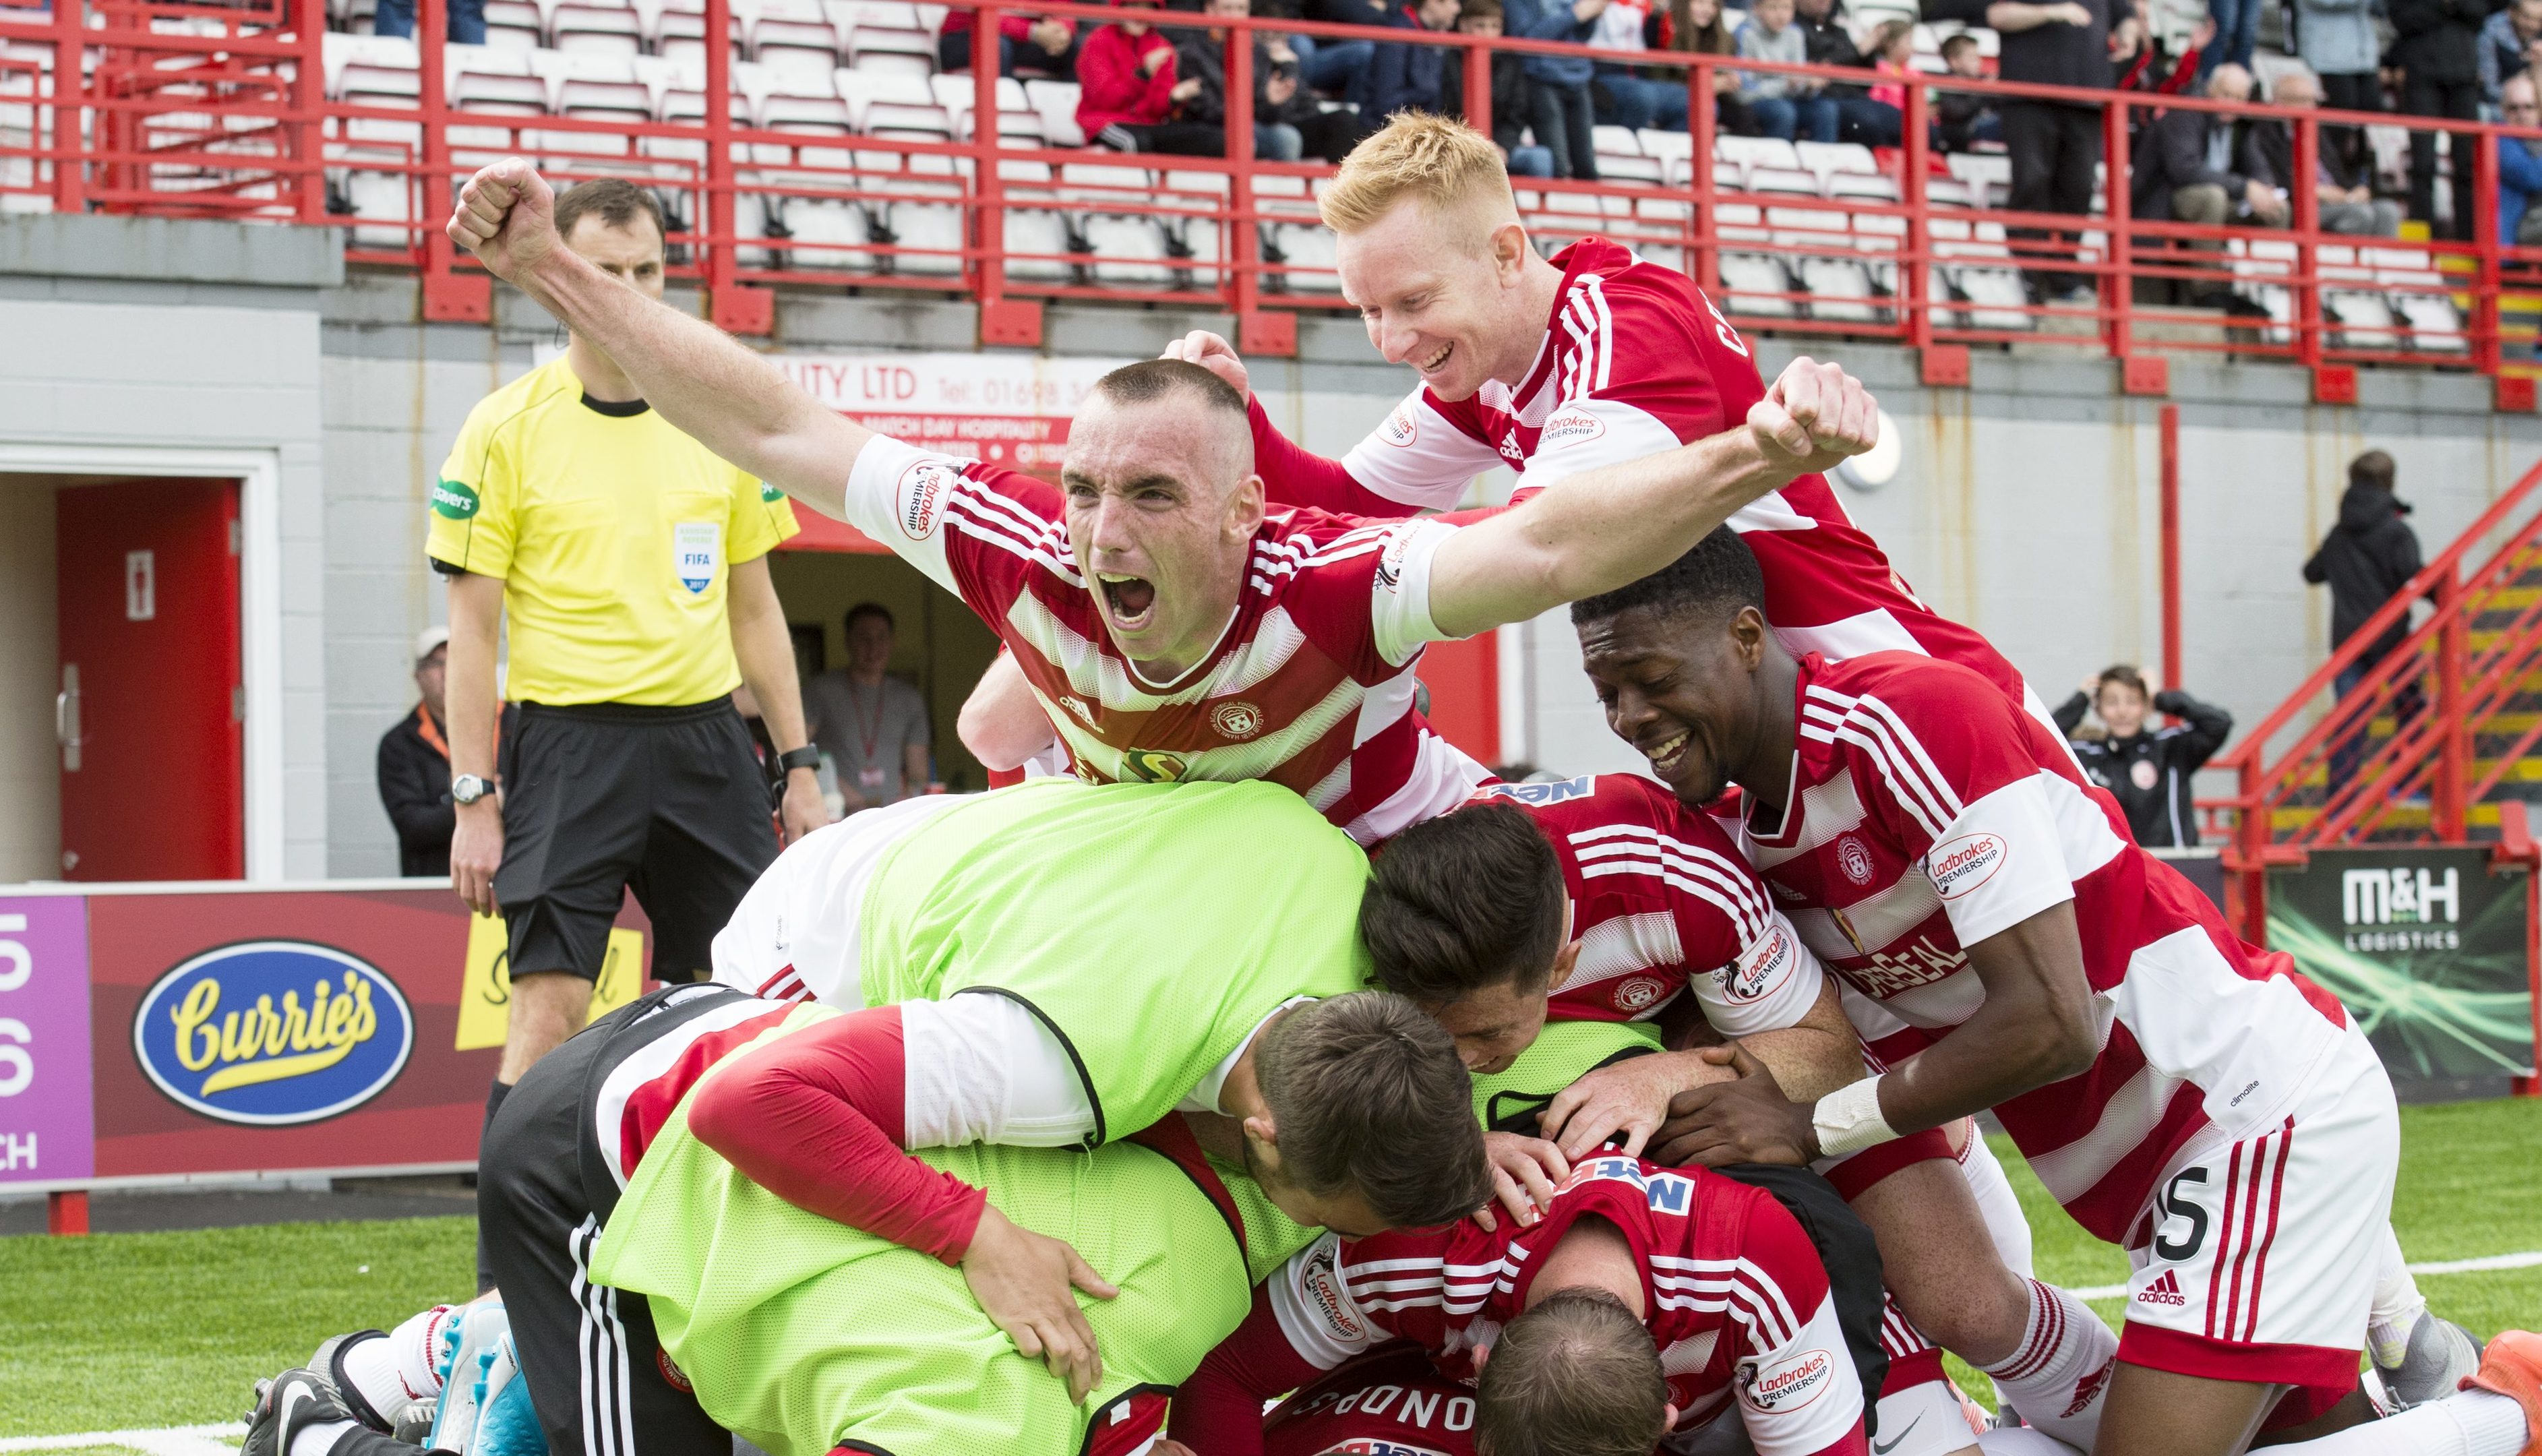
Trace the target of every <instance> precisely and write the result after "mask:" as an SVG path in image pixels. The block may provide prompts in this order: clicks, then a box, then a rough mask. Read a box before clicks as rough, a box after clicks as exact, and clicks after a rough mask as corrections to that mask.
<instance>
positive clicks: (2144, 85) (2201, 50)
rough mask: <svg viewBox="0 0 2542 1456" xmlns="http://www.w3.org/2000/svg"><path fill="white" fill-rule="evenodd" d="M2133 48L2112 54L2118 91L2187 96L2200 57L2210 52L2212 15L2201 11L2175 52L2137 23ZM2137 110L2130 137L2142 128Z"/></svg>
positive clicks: (2199, 72) (2197, 72)
mask: <svg viewBox="0 0 2542 1456" xmlns="http://www.w3.org/2000/svg"><path fill="white" fill-rule="evenodd" d="M2137 29H2138V32H2139V34H2138V36H2137V39H2136V45H2135V49H2134V51H2133V52H2132V53H2131V54H2129V55H2125V56H2114V57H2113V59H2114V60H2116V61H2118V62H2119V80H2118V87H2119V90H2121V91H2142V92H2147V93H2150V94H2151V95H2154V96H2188V95H2190V94H2192V92H2193V89H2194V87H2195V86H2196V85H2197V83H2199V81H2200V79H2201V77H2202V76H2203V74H2204V72H2203V71H2202V70H2201V58H2202V57H2204V56H2206V55H2207V54H2208V53H2210V52H2211V50H2212V49H2213V46H2214V41H2215V17H2213V16H2211V15H2205V14H2202V15H2200V16H2199V17H2198V25H2197V28H2196V29H2195V30H2193V31H2191V32H2190V34H2189V43H2188V44H2187V45H2185V46H2183V47H2182V48H2181V50H2180V52H2179V53H2178V54H2177V55H2175V54H2173V53H2172V51H2171V48H2170V47H2169V46H2168V45H2166V44H2165V43H2164V42H2163V40H2162V38H2161V37H2160V36H2155V35H2152V34H2149V32H2150V28H2149V27H2142V26H2140V27H2138V28H2137ZM2142 126H2143V121H2142V117H2141V116H2140V114H2139V113H2135V112H2131V113H2130V115H2129V121H2128V134H2129V135H2130V136H2131V137H2132V136H2134V135H2135V134H2136V133H2137V132H2138V131H2139V130H2141V129H2142Z"/></svg>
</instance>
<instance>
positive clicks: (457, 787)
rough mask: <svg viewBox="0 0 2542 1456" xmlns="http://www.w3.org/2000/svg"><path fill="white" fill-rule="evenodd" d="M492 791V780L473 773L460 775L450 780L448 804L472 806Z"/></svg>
mask: <svg viewBox="0 0 2542 1456" xmlns="http://www.w3.org/2000/svg"><path fill="white" fill-rule="evenodd" d="M493 791H494V780H492V779H490V778H482V777H480V776H478V775H477V774H474V773H462V774H460V775H459V776H458V777H457V778H454V779H452V780H450V802H452V803H453V804H474V803H476V802H477V801H478V800H479V799H482V798H484V797H486V795H487V794H490V793H492V792H493Z"/></svg>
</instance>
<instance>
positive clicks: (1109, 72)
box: [1077, 0, 1227, 157]
mask: <svg viewBox="0 0 2542 1456" xmlns="http://www.w3.org/2000/svg"><path fill="white" fill-rule="evenodd" d="M1155 8H1156V0H1125V3H1124V7H1123V9H1124V11H1125V14H1124V15H1123V16H1122V18H1121V19H1119V20H1117V21H1114V22H1113V23H1112V24H1110V25H1108V26H1103V27H1101V28H1099V29H1097V30H1096V31H1095V33H1094V34H1093V35H1091V36H1086V37H1085V44H1084V48H1082V49H1081V50H1080V51H1079V52H1078V56H1077V80H1078V84H1079V85H1080V86H1081V87H1083V88H1084V90H1083V91H1082V92H1081V93H1080V94H1079V96H1078V100H1077V126H1078V129H1079V130H1080V131H1083V132H1084V133H1085V135H1086V136H1087V138H1088V139H1090V140H1092V141H1095V142H1098V143H1100V144H1101V145H1103V146H1107V147H1110V148H1111V149H1112V150H1114V151H1116V152H1170V153H1173V154H1175V155H1177V156H1183V157H1223V156H1225V155H1227V131H1226V128H1224V127H1222V126H1204V125H1202V124H1200V123H1199V122H1196V121H1177V120H1174V119H1173V111H1174V108H1175V107H1176V106H1177V105H1179V104H1181V103H1183V102H1187V101H1190V100H1192V99H1193V98H1195V97H1197V96H1199V95H1200V89H1201V83H1200V82H1199V81H1197V80H1192V81H1183V80H1180V79H1178V78H1177V77H1176V75H1175V72H1174V43H1173V42H1172V41H1170V40H1168V39H1166V38H1165V37H1164V36H1161V35H1159V34H1158V33H1157V30H1156V28H1155V27H1154V26H1152V25H1151V24H1150V23H1149V21H1148V16H1149V15H1150V14H1152V13H1153V12H1154V10H1155Z"/></svg>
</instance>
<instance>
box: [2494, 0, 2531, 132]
mask: <svg viewBox="0 0 2542 1456" xmlns="http://www.w3.org/2000/svg"><path fill="white" fill-rule="evenodd" d="M2535 41H2542V0H2512V3H2510V4H2509V5H2508V6H2507V7H2506V8H2505V10H2502V11H2500V12H2499V13H2498V14H2496V15H2493V16H2491V17H2490V18H2489V20H2488V21H2487V22H2486V23H2484V24H2483V25H2482V26H2481V28H2480V98H2481V101H2482V102H2483V103H2485V104H2486V105H2487V106H2488V108H2489V111H2490V115H2491V116H2492V117H2493V118H2495V117H2496V116H2497V115H2498V114H2499V112H2500V104H2499V88H2500V87H2502V86H2504V85H2505V84H2506V78H2507V77H2509V76H2515V75H2521V74H2522V73H2523V72H2524V70H2525V68H2526V67H2527V65H2528V64H2529V63H2530V61H2529V57H2528V55H2527V52H2529V51H2531V50H2532V49H2533V45H2534V42H2535Z"/></svg>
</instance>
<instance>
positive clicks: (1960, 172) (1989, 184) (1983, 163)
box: [1949, 152, 2012, 207]
mask: <svg viewBox="0 0 2542 1456" xmlns="http://www.w3.org/2000/svg"><path fill="white" fill-rule="evenodd" d="M1949 166H1950V169H1951V176H1952V177H1954V178H1957V179H1958V180H1959V182H1960V184H1961V185H1963V186H1965V187H1967V188H1968V189H1969V195H1970V198H1971V202H1970V205H1971V206H1974V207H1996V206H2001V205H2003V200H2004V199H2005V198H2006V197H2008V196H2010V195H2011V194H2012V159H2011V158H2010V157H2006V156H1999V155H1994V154H1990V153H1979V152H1953V153H1951V154H1950V162H1949Z"/></svg>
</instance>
